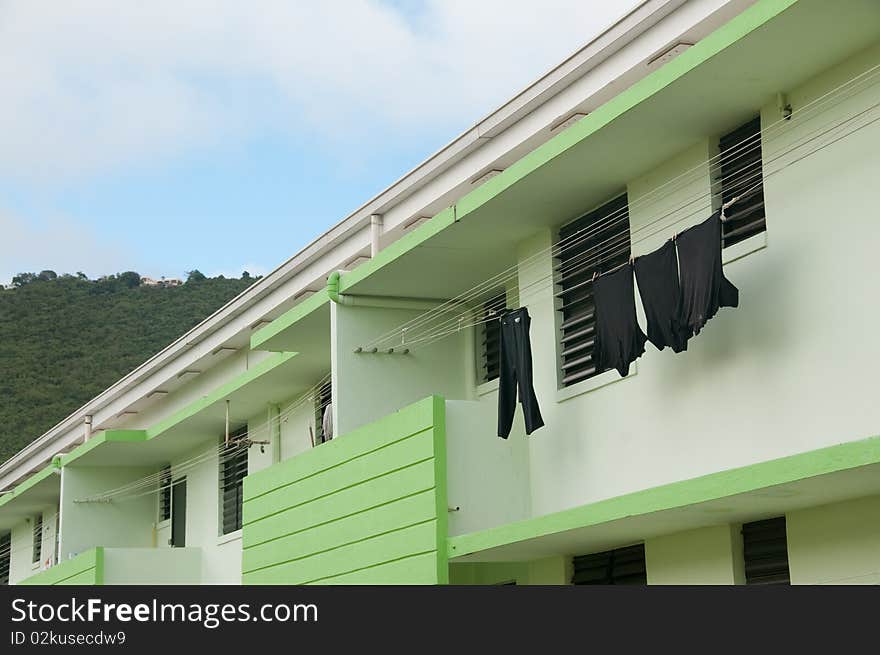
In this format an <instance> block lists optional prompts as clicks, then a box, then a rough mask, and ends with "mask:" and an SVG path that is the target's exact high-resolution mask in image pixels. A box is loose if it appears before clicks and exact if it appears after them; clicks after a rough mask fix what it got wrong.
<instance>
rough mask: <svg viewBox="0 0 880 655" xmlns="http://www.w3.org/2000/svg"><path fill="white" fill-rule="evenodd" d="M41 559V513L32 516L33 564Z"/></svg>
mask: <svg viewBox="0 0 880 655" xmlns="http://www.w3.org/2000/svg"><path fill="white" fill-rule="evenodd" d="M42 559H43V515H42V514H40V515H38V516H37V517H35V518H34V558H33V562H34V564H37V563H39V561H40V560H42Z"/></svg>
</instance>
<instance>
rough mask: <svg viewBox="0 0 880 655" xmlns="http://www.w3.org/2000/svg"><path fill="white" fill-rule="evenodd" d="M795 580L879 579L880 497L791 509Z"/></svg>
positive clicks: (790, 541) (788, 528) (790, 559)
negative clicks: (792, 510) (797, 509)
mask: <svg viewBox="0 0 880 655" xmlns="http://www.w3.org/2000/svg"><path fill="white" fill-rule="evenodd" d="M785 523H786V532H787V533H788V568H789V573H790V574H791V583H792V584H875V585H876V584H880V496H871V497H868V498H860V499H858V500H853V501H848V502H845V503H834V504H833V505H824V506H822V507H813V508H810V509H804V510H799V511H796V512H790V513H789V514H786V516H785Z"/></svg>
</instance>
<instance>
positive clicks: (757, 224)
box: [712, 114, 767, 248]
mask: <svg viewBox="0 0 880 655" xmlns="http://www.w3.org/2000/svg"><path fill="white" fill-rule="evenodd" d="M763 156H764V155H763V135H762V133H761V115H760V114H758V115H757V116H754V117H752V118H750V119H749V120H748V121H746V122H745V123H743V124H741V125H740V126H739V127H737V128H735V129H733V130H730V131H729V132H727V133H726V134H724V135H722V136H721V137H719V139H718V161H717V162H716V163H715V164H714V165H713V166H712V180H713V182H714V183H715V185H716V190H715V193H714V205H715V206H716V207H723V206H724V205H726V204H727V203H729V202H730V201H731V200H733V199H734V198H736V197H737V196H738V195H739V194H742V193H743V192H744V191H748V195H747V196H745V197H741V198H739V200H737V202H736V203H735V204H733V205H731V206H730V207H729V208H728V209H727V210H726V211H725V221H724V225H723V226H722V236H721V238H722V248H729V247H731V246H735V245H736V244H738V243H742V242H743V241H746V240H747V239H750V238H751V237H754V236H757V235H758V234H762V233H765V232H766V231H767V211H766V209H767V208H766V204H765V199H764V160H763ZM755 185H758V186H757V188H755V189H752V187H754V186H755ZM750 189H752V190H750Z"/></svg>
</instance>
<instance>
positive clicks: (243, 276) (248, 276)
mask: <svg viewBox="0 0 880 655" xmlns="http://www.w3.org/2000/svg"><path fill="white" fill-rule="evenodd" d="M241 279H242V280H250V279H251V274H250V273H249V272H248V271H243V272H242V274H241Z"/></svg>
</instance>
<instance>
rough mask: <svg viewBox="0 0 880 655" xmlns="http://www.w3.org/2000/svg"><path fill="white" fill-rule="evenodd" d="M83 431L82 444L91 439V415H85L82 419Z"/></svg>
mask: <svg viewBox="0 0 880 655" xmlns="http://www.w3.org/2000/svg"><path fill="white" fill-rule="evenodd" d="M83 423H84V424H85V425H84V430H83V443H85V442H86V441H88V440H89V439H91V438H92V415H91V414H86V416H85V418H84V419H83Z"/></svg>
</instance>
